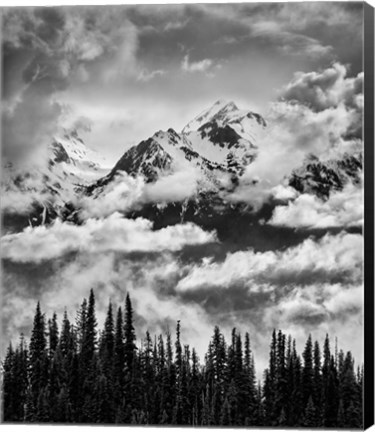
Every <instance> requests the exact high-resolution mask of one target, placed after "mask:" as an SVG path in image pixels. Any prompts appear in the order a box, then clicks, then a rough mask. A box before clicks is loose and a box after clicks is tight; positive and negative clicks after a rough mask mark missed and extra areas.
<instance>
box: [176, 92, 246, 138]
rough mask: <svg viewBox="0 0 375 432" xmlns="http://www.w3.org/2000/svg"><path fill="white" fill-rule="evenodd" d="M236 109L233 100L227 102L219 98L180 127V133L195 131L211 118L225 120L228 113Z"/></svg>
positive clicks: (210, 120) (211, 119)
mask: <svg viewBox="0 0 375 432" xmlns="http://www.w3.org/2000/svg"><path fill="white" fill-rule="evenodd" d="M236 111H239V110H238V107H237V105H236V104H235V103H234V102H228V101H226V100H223V99H220V100H218V101H217V102H215V103H214V104H213V105H212V106H211V107H209V108H207V109H205V110H204V111H202V112H201V113H200V114H199V115H198V116H197V117H195V118H194V119H193V120H192V121H190V122H189V123H188V124H187V125H186V126H185V127H184V128H183V129H182V133H184V134H187V133H189V132H192V131H196V130H198V129H199V128H200V127H201V126H203V125H204V124H205V123H209V122H212V121H213V120H218V121H220V120H221V121H222V120H225V118H226V117H227V116H228V115H230V114H233V113H235V112H236Z"/></svg>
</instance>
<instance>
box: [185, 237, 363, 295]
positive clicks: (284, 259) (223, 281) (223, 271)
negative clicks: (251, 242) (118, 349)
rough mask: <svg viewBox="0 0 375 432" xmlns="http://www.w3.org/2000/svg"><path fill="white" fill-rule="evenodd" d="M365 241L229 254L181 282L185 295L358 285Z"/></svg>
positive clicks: (327, 239) (342, 240)
mask: <svg viewBox="0 0 375 432" xmlns="http://www.w3.org/2000/svg"><path fill="white" fill-rule="evenodd" d="M362 246H363V239H362V236H361V235H357V234H339V235H337V236H331V235H328V234H327V235H326V236H324V237H323V238H322V239H321V240H318V241H314V240H312V239H307V240H305V241H304V242H303V243H301V244H300V245H298V246H295V247H292V248H289V249H287V250H285V251H268V252H264V253H261V252H255V251H253V250H249V251H239V252H235V253H229V254H228V255H227V256H226V258H225V260H224V261H223V262H211V261H205V262H203V263H202V264H201V265H200V266H195V267H194V268H192V269H191V271H190V272H189V273H188V274H187V275H186V276H185V277H184V278H183V279H182V280H181V281H180V282H179V284H178V286H177V290H178V291H181V292H184V291H190V290H199V289H201V288H202V287H205V286H208V287H212V288H213V289H217V288H220V289H230V288H232V287H233V286H235V285H236V284H238V283H241V284H243V285H244V286H245V287H246V288H247V289H248V290H249V291H252V290H253V289H258V288H257V287H259V286H260V287H261V288H262V289H268V288H267V287H268V286H269V285H270V284H271V285H275V284H276V285H280V284H281V285H286V284H288V283H290V284H300V285H301V284H302V283H303V284H307V285H314V284H315V283H318V281H319V280H320V281H325V280H327V279H329V278H332V279H335V278H340V277H342V275H345V279H347V280H348V281H351V282H353V281H354V282H357V281H358V280H360V279H361V277H362V259H363V256H362Z"/></svg>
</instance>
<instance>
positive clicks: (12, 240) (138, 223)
mask: <svg viewBox="0 0 375 432" xmlns="http://www.w3.org/2000/svg"><path fill="white" fill-rule="evenodd" d="M213 241H215V235H214V234H213V233H207V232H205V231H203V230H202V229H201V228H199V227H198V226H196V225H194V224H192V223H186V224H183V225H174V226H169V227H166V228H162V229H160V230H157V231H153V230H152V223H151V222H150V221H149V220H147V219H142V218H138V219H135V220H131V219H125V218H123V217H121V215H120V214H118V213H114V214H112V215H111V216H109V217H108V218H106V219H103V220H96V219H89V220H87V221H86V222H85V223H84V224H83V225H80V226H78V225H74V224H70V223H66V222H65V223H64V222H60V221H59V220H56V221H55V222H54V223H53V225H51V226H50V227H47V226H39V227H35V228H31V227H28V228H26V229H25V230H24V231H23V232H21V233H18V234H9V235H6V236H4V237H3V238H2V256H3V258H4V259H10V260H12V261H19V262H36V263H38V262H41V261H43V260H49V259H54V258H57V257H60V256H62V255H64V254H68V253H72V252H82V251H86V252H89V253H107V252H110V251H118V252H124V253H130V252H160V251H163V250H172V251H176V250H180V249H182V248H183V247H184V246H186V245H195V244H202V243H207V242H213Z"/></svg>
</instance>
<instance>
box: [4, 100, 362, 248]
mask: <svg viewBox="0 0 375 432" xmlns="http://www.w3.org/2000/svg"><path fill="white" fill-rule="evenodd" d="M267 128H268V125H267V122H266V121H265V119H264V118H263V117H262V116H261V115H259V114H257V113H254V112H251V111H245V110H240V109H238V107H237V106H236V105H235V104H234V103H233V102H225V101H218V102H216V103H215V104H214V105H213V106H212V107H210V108H208V109H206V110H205V111H203V112H202V113H201V114H199V115H198V116H197V117H196V118H194V119H193V120H192V121H190V122H189V123H188V124H187V125H186V126H185V127H184V128H183V129H182V131H181V132H176V131H175V130H173V129H172V128H170V129H168V130H167V131H158V132H156V133H155V134H154V135H153V136H152V137H150V138H148V139H146V140H144V141H141V142H140V143H139V144H138V145H135V146H133V147H132V148H130V149H129V150H127V151H126V152H125V153H124V154H123V156H122V157H121V158H120V159H119V160H118V162H117V163H116V164H115V165H114V166H113V168H112V169H110V168H107V169H106V162H105V160H104V158H102V157H101V156H100V155H99V154H97V153H96V152H94V151H92V150H90V149H89V148H88V147H87V146H85V144H84V143H83V141H82V140H81V139H80V137H79V136H78V134H77V133H76V132H75V131H73V132H70V133H68V132H67V133H65V134H64V135H63V136H62V137H55V138H54V139H53V141H52V143H51V145H50V148H49V157H48V164H47V165H46V166H45V167H43V169H41V168H38V169H36V168H35V169H34V170H32V169H30V170H28V171H27V172H26V173H25V172H22V173H19V172H18V171H17V169H15V168H14V167H8V168H7V169H6V172H5V174H4V173H3V182H2V183H3V184H2V189H3V191H4V192H5V194H6V196H8V197H12V196H17V193H21V194H26V196H28V199H30V205H29V207H28V209H27V211H19V210H17V206H14V208H13V210H12V209H9V208H8V207H6V208H5V209H4V208H3V223H4V226H5V227H8V226H9V227H11V229H12V230H13V231H14V230H19V229H22V228H23V227H25V226H27V225H39V224H44V223H49V222H50V221H52V220H54V219H55V218H61V219H63V220H69V221H72V222H76V223H79V222H80V220H79V208H80V198H81V197H82V196H86V197H90V198H91V199H97V198H100V197H102V196H103V195H105V194H106V193H107V192H108V190H109V189H110V188H111V186H112V185H113V182H115V181H118V178H117V177H118V176H119V175H120V173H124V172H125V173H127V174H128V175H130V176H133V177H137V176H142V177H143V178H144V180H145V182H146V183H148V184H153V183H155V182H157V181H158V180H159V179H161V178H162V177H163V176H167V175H171V174H173V173H175V172H187V171H188V172H194V173H198V175H197V179H198V180H197V182H198V184H197V188H196V192H195V193H194V194H193V195H191V196H189V197H188V198H186V199H184V200H182V201H181V200H180V201H175V202H167V203H165V204H164V205H162V206H160V205H158V204H157V203H148V204H145V205H143V206H142V208H140V209H138V210H137V211H132V212H130V213H129V212H128V213H127V216H128V217H138V216H143V217H146V218H148V219H150V220H152V221H153V222H154V224H155V227H156V228H159V227H162V226H167V225H170V224H175V223H180V222H184V221H192V222H195V223H197V224H198V225H200V226H202V227H203V228H207V229H216V230H217V231H218V233H219V237H220V236H221V237H223V236H224V237H225V236H229V237H231V238H232V239H233V238H234V237H236V236H237V237H238V236H239V238H238V241H241V237H243V236H244V233H245V232H246V233H247V234H246V235H250V236H252V242H254V241H256V239H257V238H259V242H264V243H267V236H271V237H272V236H274V233H272V228H270V227H268V228H267V229H265V228H264V224H262V223H260V222H259V221H261V220H267V219H268V218H269V217H271V215H272V210H273V208H274V204H273V203H272V202H268V203H265V204H264V206H263V207H262V209H260V211H259V212H258V213H257V214H254V212H253V211H252V208H251V205H249V204H246V203H244V202H233V201H230V200H227V198H226V197H227V194H228V193H230V192H232V191H233V190H234V189H235V188H236V186H237V185H238V184H239V182H240V181H241V176H242V175H243V173H244V171H245V169H246V167H247V166H248V165H250V164H251V163H252V162H253V161H254V159H255V158H256V157H257V154H258V152H259V151H261V146H262V137H263V136H264V135H265V134H266V133H267ZM361 172H362V153H361V152H360V151H359V152H358V153H354V154H345V155H344V156H343V157H342V158H340V159H339V160H328V161H322V160H320V159H319V158H318V157H317V156H313V155H311V156H309V157H308V158H307V159H306V160H305V162H304V163H303V165H302V166H300V167H299V168H298V169H295V170H294V171H293V172H292V173H290V176H289V178H288V179H286V180H287V182H288V183H289V185H290V186H292V187H293V188H294V189H296V190H297V191H298V192H300V193H310V194H314V195H316V196H318V197H319V198H322V199H326V198H327V197H328V196H329V194H330V193H331V192H332V191H336V190H341V189H342V188H343V187H344V186H345V184H346V183H347V182H349V181H351V182H353V183H358V182H360V181H361ZM249 201H250V202H251V200H248V202H249ZM238 228H240V229H238ZM263 231H264V232H263ZM279 232H280V228H279ZM297 237H298V236H295V238H296V241H298V239H297ZM272 240H273V241H274V240H275V239H274V238H273V239H272ZM270 241H271V239H270ZM280 241H281V240H280Z"/></svg>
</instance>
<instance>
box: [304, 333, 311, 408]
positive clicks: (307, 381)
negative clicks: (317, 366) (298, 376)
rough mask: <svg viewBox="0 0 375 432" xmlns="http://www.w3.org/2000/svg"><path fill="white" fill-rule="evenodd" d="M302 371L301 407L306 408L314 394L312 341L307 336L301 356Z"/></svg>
mask: <svg viewBox="0 0 375 432" xmlns="http://www.w3.org/2000/svg"><path fill="white" fill-rule="evenodd" d="M302 357H303V369H302V397H303V406H304V407H306V405H307V402H308V400H309V398H310V397H313V394H314V369H313V353H312V339H311V334H310V335H309V337H308V339H307V341H306V345H305V349H304V351H303V354H302Z"/></svg>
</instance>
